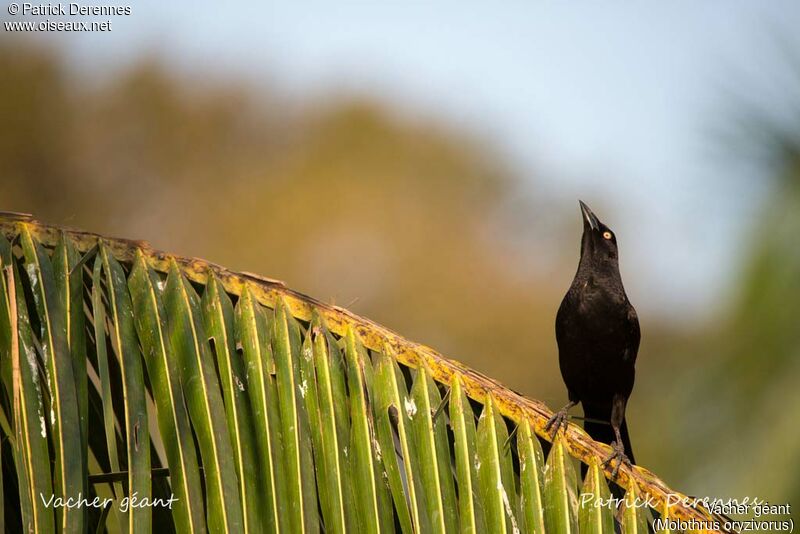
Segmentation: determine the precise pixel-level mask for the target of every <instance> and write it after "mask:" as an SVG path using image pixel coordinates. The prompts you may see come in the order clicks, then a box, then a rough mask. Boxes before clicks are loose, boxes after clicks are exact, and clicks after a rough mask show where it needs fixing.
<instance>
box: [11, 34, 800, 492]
mask: <svg viewBox="0 0 800 534" xmlns="http://www.w3.org/2000/svg"><path fill="white" fill-rule="evenodd" d="M0 73H2V76H3V79H2V83H0V209H7V210H14V211H28V212H31V213H33V214H34V215H35V216H36V217H37V218H39V219H41V220H43V221H47V222H52V223H58V224H65V225H69V226H76V227H80V228H84V229H88V230H92V231H97V232H100V233H105V234H109V235H117V236H124V237H129V238H143V239H147V240H149V241H151V242H152V243H153V245H154V246H155V247H157V248H161V249H165V250H169V251H172V252H175V253H179V254H186V255H197V256H202V257H204V258H207V259H209V260H211V261H215V262H218V263H221V264H224V265H226V266H228V267H230V268H233V269H238V270H247V271H252V272H257V273H260V274H263V275H266V276H270V277H275V278H279V279H283V280H285V281H286V282H287V284H288V285H289V286H290V287H292V288H295V289H298V290H301V291H303V292H306V293H308V294H310V295H313V296H315V297H317V298H320V299H323V300H329V301H332V302H334V303H336V304H338V305H341V306H345V307H348V308H349V309H352V310H353V311H355V312H356V313H359V314H362V315H365V316H367V317H370V318H371V319H373V320H376V321H378V322H380V323H382V324H385V325H386V326H388V327H390V328H392V329H394V330H396V331H398V332H400V333H401V334H403V335H405V336H407V337H409V338H411V339H414V340H418V341H420V342H423V343H426V344H429V345H431V346H433V347H435V348H436V349H437V350H440V351H441V352H443V353H444V354H446V355H448V356H451V357H455V358H458V359H459V360H461V361H463V362H465V363H466V364H468V365H471V366H473V367H475V368H477V369H479V370H481V371H483V372H485V373H486V374H488V375H490V376H492V377H494V378H496V379H498V380H499V381H501V382H503V383H504V384H506V385H509V386H511V387H513V388H515V389H517V390H519V391H521V392H523V393H525V394H527V395H529V396H532V397H536V398H540V399H543V400H545V401H547V402H548V403H549V404H550V405H551V406H557V405H560V404H561V403H562V401H563V400H564V399H565V397H566V395H565V392H564V387H563V385H562V383H561V377H560V374H559V372H558V366H557V352H556V347H555V341H554V336H553V320H554V316H555V310H556V308H557V306H558V303H559V301H560V299H561V297H562V295H563V291H564V290H565V289H566V286H567V285H568V283H569V280H570V279H571V277H572V272H573V270H574V264H575V260H576V255H577V236H576V235H574V231H573V230H574V228H571V232H570V234H569V236H568V237H566V236H565V240H564V241H563V242H567V243H570V246H568V247H566V249H565V250H560V251H558V252H557V253H556V255H557V256H559V257H561V255H563V258H564V260H563V264H562V265H561V267H560V268H561V269H563V270H564V272H566V273H568V274H567V275H565V276H564V277H563V280H564V282H563V284H559V283H554V281H553V277H552V274H548V270H547V269H541V268H537V266H536V261H524V260H522V259H520V255H519V253H518V252H517V251H515V250H513V247H508V246H505V239H504V236H505V235H519V234H520V233H525V232H521V231H520V228H519V227H518V225H519V224H520V223H519V219H518V218H515V217H514V216H511V217H509V216H508V214H507V213H504V211H506V210H507V209H508V207H509V206H516V208H515V209H517V210H520V209H521V210H533V209H534V208H533V207H531V206H523V207H519V204H520V203H519V201H518V200H516V199H515V198H514V195H515V192H516V191H517V185H518V178H517V177H516V176H515V174H514V173H513V172H512V171H511V170H510V169H509V168H506V167H505V166H504V165H503V162H502V161H501V160H500V159H499V158H498V157H497V156H496V155H495V154H493V152H492V151H491V149H490V148H487V147H485V146H483V145H482V144H481V143H480V142H479V141H478V140H476V139H475V138H472V137H469V136H466V135H464V134H462V133H459V132H456V131H453V130H451V129H447V128H445V127H443V126H442V125H440V124H436V123H430V122H426V121H425V120H423V119H419V118H418V119H414V120H410V119H407V118H401V116H400V114H399V113H395V112H393V111H392V110H391V109H388V108H387V107H386V106H385V105H380V104H377V103H375V102H369V101H366V100H341V99H334V100H331V101H321V102H312V103H308V102H305V103H303V105H298V104H297V103H296V102H293V101H292V100H291V99H288V98H286V97H285V96H283V95H278V94H272V93H267V94H265V93H264V91H263V89H259V90H255V89H254V88H252V87H248V85H247V84H245V83H242V82H237V81H236V80H228V81H222V80H207V79H204V78H199V77H197V78H188V77H175V76H172V75H171V74H170V73H169V72H168V71H167V70H166V69H165V68H164V67H162V66H161V65H160V64H159V63H158V62H153V61H143V62H142V63H140V64H138V65H137V66H135V67H133V68H131V69H129V70H126V71H124V72H122V73H121V74H120V75H119V76H116V77H114V78H113V79H109V80H102V81H99V82H91V81H87V80H84V79H81V78H80V75H79V74H76V72H70V71H67V70H65V66H64V63H63V62H62V61H61V60H60V58H59V57H58V55H57V54H55V53H53V52H52V51H50V50H47V49H38V48H25V47H20V46H13V47H12V46H10V45H9V44H8V43H5V44H4V43H3V42H2V41H0ZM795 135H796V137H794V138H792V134H790V133H789V134H786V133H784V135H782V136H781V137H780V143H779V145H780V150H777V151H776V152H775V161H777V162H778V163H780V164H779V165H777V166H776V167H775V168H776V169H779V170H778V171H777V172H776V176H775V184H774V192H773V199H772V201H771V202H769V204H768V205H767V206H765V207H764V214H763V217H762V218H761V220H760V223H759V225H758V227H757V228H753V229H752V232H751V233H750V234H749V235H748V236H746V237H744V238H743V245H742V255H741V259H742V263H741V265H740V266H739V267H738V270H739V272H740V277H739V279H738V281H737V283H736V285H735V286H734V287H731V288H730V289H729V291H730V302H731V303H732V306H730V307H729V308H728V309H727V310H726V312H725V313H724V314H723V316H719V317H712V318H710V319H709V321H708V323H706V324H702V325H696V326H695V327H693V328H692V329H691V330H686V329H675V327H674V326H670V325H669V324H667V323H665V322H660V320H659V318H658V317H654V318H652V317H651V318H643V334H644V337H643V346H642V350H641V351H640V363H639V371H638V378H637V379H638V382H637V386H636V390H635V391H634V396H633V399H632V401H631V405H630V420H631V429H632V436H633V439H634V441H635V443H636V446H637V458H640V459H641V461H642V462H643V464H644V465H646V466H647V467H648V468H651V469H652V470H653V471H655V472H657V473H659V475H661V476H662V477H664V478H665V479H666V481H667V482H668V483H670V484H671V485H674V487H677V488H680V489H682V490H683V491H686V492H687V493H693V494H696V495H710V496H719V497H743V496H745V495H751V496H758V497H761V498H766V499H769V500H771V501H775V502H785V501H787V500H789V501H790V502H791V501H792V500H793V501H794V502H796V503H800V454H798V452H800V425H798V424H797V421H798V420H799V419H800V388H798V387H797V383H798V379H800V320H798V317H800V246H798V242H799V241H798V236H800V156H798V154H800V126H798V131H796V132H795ZM534 187H535V186H534ZM543 203H546V199H544V202H543ZM553 216H554V217H562V216H563V217H565V218H567V217H569V218H570V219H569V220H573V219H574V216H575V213H570V214H553ZM514 221H516V222H514ZM534 230H536V228H532V229H531V231H534ZM550 230H552V228H551V229H549V230H548V231H550ZM526 231H527V230H526ZM573 244H574V246H573ZM561 285H563V287H561Z"/></svg>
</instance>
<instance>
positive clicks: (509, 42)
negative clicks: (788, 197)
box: [4, 0, 800, 312]
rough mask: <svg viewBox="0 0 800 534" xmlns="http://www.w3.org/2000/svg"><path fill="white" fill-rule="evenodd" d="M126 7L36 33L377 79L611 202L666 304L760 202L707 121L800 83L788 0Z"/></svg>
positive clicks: (236, 68)
mask: <svg viewBox="0 0 800 534" xmlns="http://www.w3.org/2000/svg"><path fill="white" fill-rule="evenodd" d="M498 6H501V7H498ZM132 10H133V13H132V15H131V16H129V17H116V18H114V31H113V32H111V33H108V34H100V33H96V34H71V35H65V34H61V35H50V36H45V38H48V39H54V40H58V41H59V43H60V44H61V45H62V46H63V47H64V49H65V50H66V51H67V53H68V54H69V57H70V58H71V59H72V60H73V61H74V62H75V63H76V65H77V66H78V67H80V68H85V69H89V70H93V71H95V72H97V73H101V74H105V75H107V74H109V73H113V71H114V69H117V68H121V67H123V66H124V65H125V64H127V63H128V62H129V61H131V60H134V59H135V58H136V57H138V56H139V55H140V54H142V53H149V54H157V55H158V56H161V57H164V58H165V59H166V60H167V61H168V62H169V63H170V64H171V65H174V66H175V68H177V69H189V70H199V71H211V72H218V73H221V74H225V73H234V74H236V75H238V76H245V77H247V78H250V79H253V80H255V81H256V82H260V81H265V82H268V83H270V84H278V85H279V86H282V87H283V88H284V89H286V90H287V91H290V92H291V93H292V94H294V95H297V96H298V98H301V99H302V98H303V97H304V96H310V97H311V96H316V95H324V94H327V93H330V92H331V91H338V92H344V93H364V94H369V95H378V97H379V98H382V99H384V100H388V101H390V102H392V103H396V104H397V105H398V106H400V108H401V109H403V110H404V111H405V112H407V113H410V114H419V115H422V116H429V115H437V116H441V117H442V118H443V119H444V120H446V121H449V122H451V123H453V124H455V125H457V126H465V127H467V128H468V129H469V130H472V131H474V132H475V133H476V134H477V135H478V136H479V137H480V138H481V139H487V140H489V142H490V143H491V145H492V149H494V150H496V151H499V152H500V153H501V154H504V155H506V156H508V159H509V161H510V162H512V165H514V166H515V168H516V169H517V171H518V173H519V174H520V175H521V176H522V177H524V178H526V180H529V181H530V184H531V188H544V189H546V190H547V193H548V194H549V195H551V196H552V198H554V199H555V201H556V202H559V203H562V202H563V203H564V207H565V209H572V208H573V207H574V206H575V205H576V204H577V203H576V199H577V198H583V199H584V200H587V202H589V203H590V205H597V206H601V207H602V211H604V212H606V213H608V212H613V213H614V215H613V216H608V217H604V216H603V213H599V214H600V217H601V219H604V220H607V222H608V223H609V224H610V225H611V226H612V227H614V228H615V229H616V230H617V234H618V235H619V236H620V239H621V240H622V247H623V249H622V254H623V261H624V262H625V263H624V265H623V274H625V272H626V271H629V272H631V276H630V277H629V278H630V280H629V281H628V285H629V286H630V287H629V293H632V294H648V295H649V298H648V299H647V300H649V301H650V303H651V304H653V305H654V306H656V307H659V308H661V307H662V306H663V305H664V303H665V302H667V303H670V304H671V306H669V307H671V308H673V309H681V307H680V306H676V305H677V304H680V305H685V306H686V308H687V310H689V311H698V310H699V311H701V312H702V311H703V310H708V308H709V305H711V303H712V302H715V301H717V300H718V297H719V295H720V290H721V289H722V288H723V287H724V285H725V284H726V283H728V282H729V280H730V276H731V272H730V269H728V268H726V267H725V265H726V264H727V259H728V258H730V257H731V255H733V254H735V253H736V250H737V245H738V243H739V242H741V240H740V239H738V238H737V235H738V230H740V229H742V228H746V227H747V226H749V225H750V224H752V223H753V222H754V221H753V218H754V217H755V215H756V214H757V212H758V208H759V199H760V198H761V197H762V195H763V192H764V191H763V185H761V184H763V183H764V180H763V179H762V178H763V177H762V176H760V175H759V172H758V170H757V169H755V168H753V167H750V166H747V165H746V164H745V160H743V159H740V158H736V157H731V154H729V153H727V152H726V149H725V145H724V143H723V141H722V140H721V139H719V138H718V137H716V136H715V133H714V132H715V131H718V130H723V129H724V128H725V126H726V125H727V123H726V122H725V121H726V117H728V116H729V113H730V112H731V111H732V110H735V109H736V108H737V105H738V104H739V103H740V102H739V100H737V99H738V98H744V100H745V101H746V102H753V103H755V104H757V105H759V106H763V107H764V108H765V109H767V110H769V111H771V112H774V113H775V114H777V115H780V113H781V111H782V110H783V109H784V108H785V106H786V105H787V102H790V99H791V97H795V98H796V97H797V95H798V94H800V92H798V89H800V88H798V87H796V86H795V87H794V88H789V89H787V83H788V82H787V81H786V80H787V79H789V78H790V77H789V76H788V72H787V70H788V69H787V65H788V62H787V58H786V57H785V55H784V54H783V53H782V52H781V44H780V43H781V39H783V40H784V41H786V42H789V43H793V44H790V46H791V47H793V49H794V50H800V38H798V37H795V36H793V35H792V33H795V34H796V33H798V32H797V28H799V27H800V4H798V3H797V2H792V1H771V2H757V1H750V2H744V1H734V0H728V1H709V2H688V1H674V2H638V3H629V2H581V3H576V2H524V3H523V2H519V3H513V2H510V3H503V4H502V5H500V4H497V3H489V2H481V3H477V2H473V3H470V2H342V1H339V2H325V3H322V2H284V3H282V4H279V5H278V4H274V3H264V2H244V3H241V4H240V5H236V6H234V5H229V4H224V3H220V2H192V3H182V2H151V1H143V2H137V3H135V4H133V5H132ZM4 19H5V20H8V19H7V16H6V15H5V14H4ZM36 38H42V37H41V36H40V35H37V36H36ZM795 81H796V78H795ZM790 89H791V90H790ZM795 103H796V101H795ZM532 194H535V191H534V192H532ZM575 210H576V214H577V208H575ZM597 210H598V211H599V212H600V211H601V209H600V208H599V207H598V208H597ZM576 224H577V223H576ZM578 231H579V230H578ZM576 240H577V237H576Z"/></svg>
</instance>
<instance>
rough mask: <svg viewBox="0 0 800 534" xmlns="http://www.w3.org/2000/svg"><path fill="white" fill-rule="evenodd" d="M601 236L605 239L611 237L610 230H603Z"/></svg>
mask: <svg viewBox="0 0 800 534" xmlns="http://www.w3.org/2000/svg"><path fill="white" fill-rule="evenodd" d="M603 237H604V238H606V239H611V232H603Z"/></svg>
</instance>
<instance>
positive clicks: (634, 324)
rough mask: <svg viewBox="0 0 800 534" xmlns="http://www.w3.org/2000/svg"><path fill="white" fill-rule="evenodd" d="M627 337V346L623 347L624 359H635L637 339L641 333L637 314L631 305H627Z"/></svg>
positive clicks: (637, 349) (637, 346)
mask: <svg viewBox="0 0 800 534" xmlns="http://www.w3.org/2000/svg"><path fill="white" fill-rule="evenodd" d="M628 333H629V336H628V339H629V340H630V341H629V343H628V346H627V347H626V348H625V359H626V360H632V361H634V362H635V361H636V354H637V353H638V352H639V341H640V340H641V337H642V334H641V332H640V330H639V316H638V315H636V309H635V308H634V307H633V306H630V305H629V306H628Z"/></svg>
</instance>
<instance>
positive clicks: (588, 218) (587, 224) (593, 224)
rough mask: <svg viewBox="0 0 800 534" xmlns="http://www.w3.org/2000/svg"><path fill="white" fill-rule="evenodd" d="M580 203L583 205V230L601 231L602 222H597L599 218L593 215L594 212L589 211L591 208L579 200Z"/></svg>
mask: <svg viewBox="0 0 800 534" xmlns="http://www.w3.org/2000/svg"><path fill="white" fill-rule="evenodd" d="M578 203H579V204H580V205H581V212H582V213H583V228H584V229H586V228H589V229H591V230H599V229H600V221H598V220H597V217H596V216H595V214H594V213H592V210H590V209H589V206H587V205H586V204H584V203H583V201H582V200H579V201H578Z"/></svg>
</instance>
